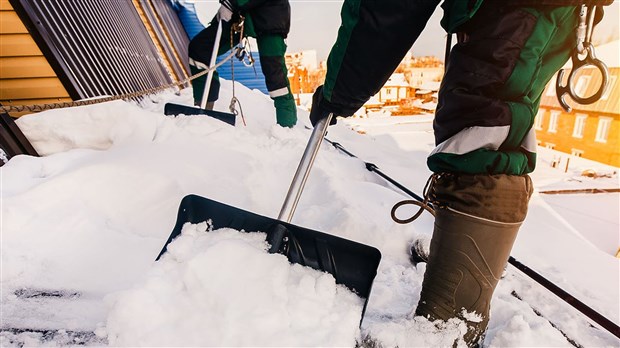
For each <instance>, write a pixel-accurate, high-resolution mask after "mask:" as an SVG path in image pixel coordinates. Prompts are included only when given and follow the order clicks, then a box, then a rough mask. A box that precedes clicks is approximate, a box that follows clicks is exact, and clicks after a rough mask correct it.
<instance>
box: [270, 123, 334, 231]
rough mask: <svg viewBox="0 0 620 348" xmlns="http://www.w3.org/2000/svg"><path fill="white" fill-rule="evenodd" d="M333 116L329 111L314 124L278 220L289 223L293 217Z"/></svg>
mask: <svg viewBox="0 0 620 348" xmlns="http://www.w3.org/2000/svg"><path fill="white" fill-rule="evenodd" d="M333 116H334V114H331V113H330V114H329V115H328V116H327V117H326V118H324V119H322V120H319V121H318V122H317V123H316V125H315V126H314V130H313V131H312V135H310V139H309V140H308V145H306V150H305V151H304V154H303V156H302V157H301V161H300V162H299V166H298V167H297V172H295V176H294V177H293V181H292V182H291V186H290V187H289V189H288V193H287V194H286V198H285V199H284V203H283V204H282V209H281V210H280V215H278V220H280V221H285V222H289V223H290V222H291V220H292V219H293V214H294V213H295V209H297V203H299V199H300V198H301V193H302V191H303V189H304V186H305V185H306V180H308V176H309V175H310V170H311V169H312V164H314V159H315V158H316V155H317V154H318V152H319V148H320V146H321V141H322V140H323V138H324V137H325V135H326V134H327V127H329V123H330V122H331V120H332V117H333Z"/></svg>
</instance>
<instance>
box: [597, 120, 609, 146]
mask: <svg viewBox="0 0 620 348" xmlns="http://www.w3.org/2000/svg"><path fill="white" fill-rule="evenodd" d="M611 120H612V119H611V117H599V119H598V128H597V129H596V138H594V141H596V142H599V143H606V142H607V137H608V136H609V128H610V127H611Z"/></svg>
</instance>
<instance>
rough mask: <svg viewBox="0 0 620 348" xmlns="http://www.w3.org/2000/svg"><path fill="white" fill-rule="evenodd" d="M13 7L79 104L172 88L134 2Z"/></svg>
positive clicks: (40, 0) (21, 1) (37, 0)
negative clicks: (91, 100)
mask: <svg viewBox="0 0 620 348" xmlns="http://www.w3.org/2000/svg"><path fill="white" fill-rule="evenodd" d="M10 2H11V5H12V6H13V7H14V8H15V10H16V11H17V12H18V14H19V16H20V18H21V19H22V21H23V22H24V24H25V25H26V27H27V28H28V31H29V32H30V33H31V35H32V36H33V38H34V39H35V41H36V42H37V44H38V46H39V48H40V49H41V50H42V51H43V52H44V54H45V56H46V57H47V59H48V61H49V62H50V64H51V65H52V67H53V68H54V71H55V72H56V74H57V76H58V77H59V78H60V79H61V80H62V82H63V85H64V86H65V88H66V89H67V91H68V92H69V94H70V96H71V97H72V98H73V99H74V100H77V99H83V98H89V97H96V96H101V95H118V94H124V93H130V92H136V91H139V90H143V89H147V88H154V87H157V86H161V85H163V84H168V83H171V82H172V79H171V77H170V76H169V73H168V71H167V69H166V67H165V64H164V63H163V62H162V61H161V58H160V57H159V55H158V53H157V50H156V48H155V47H154V45H153V42H152V40H151V38H150V37H149V35H148V32H147V31H146V28H145V26H144V24H143V23H142V20H141V19H140V16H139V15H138V13H137V11H136V9H135V7H134V5H133V3H132V2H131V1H116V0H105V1H104V0H97V1H92V0H71V1H63V0H10Z"/></svg>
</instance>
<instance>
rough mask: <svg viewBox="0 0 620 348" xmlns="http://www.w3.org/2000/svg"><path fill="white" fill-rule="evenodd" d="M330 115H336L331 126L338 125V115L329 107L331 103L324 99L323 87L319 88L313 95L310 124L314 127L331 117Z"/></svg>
mask: <svg viewBox="0 0 620 348" xmlns="http://www.w3.org/2000/svg"><path fill="white" fill-rule="evenodd" d="M330 113H334V116H333V117H332V120H331V122H330V123H329V124H330V125H335V124H336V113H335V111H334V110H332V108H331V107H330V105H329V102H328V101H327V100H325V99H323V85H321V86H319V87H317V89H316V91H314V95H312V107H311V108H310V122H311V123H312V126H313V127H314V126H315V125H316V123H317V122H319V120H322V119H324V118H326V117H327V116H329V114H330Z"/></svg>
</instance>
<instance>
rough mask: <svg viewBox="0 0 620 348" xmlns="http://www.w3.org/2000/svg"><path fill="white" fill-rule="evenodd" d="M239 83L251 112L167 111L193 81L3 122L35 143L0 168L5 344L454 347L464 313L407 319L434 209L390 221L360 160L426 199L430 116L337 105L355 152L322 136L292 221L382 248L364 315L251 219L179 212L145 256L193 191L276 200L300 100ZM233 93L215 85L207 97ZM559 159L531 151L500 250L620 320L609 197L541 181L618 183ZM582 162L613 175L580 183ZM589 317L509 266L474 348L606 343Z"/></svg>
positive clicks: (288, 164) (274, 204) (0, 337)
mask: <svg viewBox="0 0 620 348" xmlns="http://www.w3.org/2000/svg"><path fill="white" fill-rule="evenodd" d="M235 93H236V95H237V97H238V98H239V100H240V101H241V104H242V107H243V111H244V113H245V114H244V117H245V119H246V122H247V126H245V127H244V126H243V125H241V124H238V125H237V126H236V127H231V126H229V125H227V124H225V123H223V122H220V121H217V120H215V119H212V118H209V117H204V116H194V117H189V116H178V117H169V116H164V115H163V107H164V104H165V103H166V102H175V103H181V104H188V105H189V104H191V93H190V91H189V90H183V91H182V92H181V93H180V94H174V93H172V92H169V93H164V94H161V95H157V96H153V97H152V98H150V99H149V100H146V101H143V102H142V104H141V105H138V104H136V103H133V102H123V101H116V102H108V103H102V104H97V105H92V106H84V107H76V108H66V109H58V110H51V111H46V112H41V113H38V114H32V115H27V116H24V117H22V118H20V119H18V120H17V123H18V125H19V127H20V129H21V130H22V131H23V132H24V134H25V135H26V136H27V137H28V139H30V141H31V142H32V144H33V145H34V147H35V148H36V150H37V151H38V152H39V153H40V154H41V155H42V157H39V158H36V157H30V156H16V157H14V158H12V159H11V160H10V161H9V162H8V163H7V164H5V165H4V166H3V167H2V168H1V169H0V176H1V177H0V179H1V182H0V185H1V187H0V190H1V197H0V198H1V206H2V207H1V211H0V213H1V214H2V215H1V220H2V225H1V235H0V237H1V250H0V251H1V255H0V256H1V258H0V261H1V269H0V271H1V272H0V282H1V285H0V289H1V292H2V293H1V295H0V297H1V301H2V309H1V313H0V345H1V346H20V345H26V346H39V345H41V346H62V345H78V344H84V343H85V344H86V345H95V346H100V345H110V346H282V347H283V346H326V347H328V346H329V347H331V346H345V347H347V346H348V347H352V346H355V345H356V344H364V343H363V342H367V343H368V342H370V343H372V342H371V341H369V340H371V339H374V340H377V341H378V342H380V343H381V344H382V345H383V346H385V347H391V346H400V347H410V346H450V345H451V342H453V341H454V339H455V338H458V337H460V336H461V335H462V333H463V332H464V323H463V322H461V321H459V320H453V321H450V322H448V323H444V324H442V329H441V330H440V329H438V327H437V325H436V324H435V323H430V322H428V321H427V320H426V319H424V318H420V317H414V316H413V315H412V311H413V310H414V309H415V305H416V303H417V301H418V299H419V292H420V289H421V282H422V277H423V274H424V270H425V264H418V265H417V267H414V266H413V265H412V264H411V263H410V261H409V255H408V248H409V245H410V244H411V242H412V241H414V240H416V239H419V238H421V239H422V240H423V241H424V242H425V243H428V242H429V241H430V235H431V232H432V224H433V221H432V217H431V216H430V215H429V214H423V215H422V216H421V217H420V218H419V219H418V220H416V221H415V222H414V223H412V224H409V225H397V224H395V223H394V222H393V221H392V220H391V218H390V209H391V208H392V206H393V205H394V204H395V203H396V202H398V201H400V200H403V199H407V198H409V197H407V196H406V195H405V194H404V193H402V192H400V191H399V190H398V189H397V188H395V187H393V186H392V185H391V184H389V183H387V182H386V181H385V180H383V179H382V178H380V177H379V176H377V175H376V174H374V173H372V172H369V171H367V170H366V169H365V166H364V162H369V163H374V164H376V165H377V166H378V167H379V168H380V169H381V171H382V172H384V173H385V174H387V175H389V176H390V177H391V178H393V179H394V180H396V181H398V182H400V183H401V184H402V185H403V186H405V187H407V188H409V189H410V190H412V191H414V192H417V193H418V194H421V193H422V189H423V187H424V184H425V182H426V179H427V178H428V176H429V174H430V172H429V171H428V169H427V168H426V164H425V162H426V156H427V155H428V153H429V152H430V150H431V149H432V148H433V135H432V117H431V116H400V117H381V116H377V117H369V118H351V119H347V120H339V122H338V124H337V125H335V126H332V127H330V129H329V132H328V135H327V138H328V139H330V140H331V141H336V142H338V143H340V144H341V145H343V146H344V147H346V148H347V150H348V151H350V152H352V153H353V154H355V155H356V156H359V158H352V157H349V156H347V155H345V154H343V153H342V152H340V151H339V150H337V149H336V148H334V147H332V146H329V145H328V144H327V143H324V144H323V146H322V148H321V150H320V153H319V155H318V156H317V158H316V161H315V163H314V166H313V169H312V172H311V174H310V177H309V179H308V182H307V183H306V188H305V189H304V192H303V195H302V197H301V200H300V202H299V205H298V207H297V210H296V213H295V216H294V217H293V220H292V223H293V224H295V225H298V226H303V227H306V228H309V229H313V230H316V231H321V232H325V233H329V234H333V235H337V236H340V237H343V238H346V239H350V240H353V241H357V242H360V243H363V244H366V245H369V246H373V247H376V248H378V249H379V250H380V251H381V253H382V260H381V264H380V266H379V269H378V274H377V277H376V278H375V281H374V285H373V288H372V292H371V294H370V297H369V299H368V305H367V308H366V314H365V316H364V319H363V322H362V325H361V327H359V326H358V325H359V320H360V318H361V317H360V316H361V312H362V307H363V303H364V302H363V301H364V299H362V298H360V297H358V296H357V295H355V294H354V293H353V292H351V291H349V290H348V289H347V288H345V287H343V286H342V285H337V284H336V283H335V280H334V278H333V277H332V276H331V275H329V274H326V273H321V272H318V271H316V270H313V269H310V268H307V267H302V266H301V265H297V264H289V263H288V262H287V261H286V259H285V258H284V256H282V255H274V254H268V253H267V252H266V247H267V245H266V243H265V241H264V239H265V234H264V233H262V232H265V231H243V232H240V231H235V230H232V229H229V228H224V229H218V230H214V231H210V228H209V225H208V222H205V223H199V224H195V225H186V226H185V228H184V231H183V234H182V235H181V236H180V237H179V238H177V239H176V240H175V241H174V242H173V243H172V244H170V246H169V252H168V253H167V254H165V255H164V257H163V258H162V259H161V260H160V261H158V262H155V261H154V260H155V258H156V257H157V255H158V254H159V251H160V250H161V248H162V246H163V245H164V243H165V241H166V240H167V238H168V236H169V234H170V232H171V230H172V227H173V226H174V224H175V221H176V214H177V209H178V206H179V202H180V201H181V199H182V198H183V197H184V196H186V195H188V194H196V195H199V196H203V197H208V198H210V199H213V200H216V201H219V202H222V203H225V204H229V205H232V206H235V207H238V208H241V209H244V210H247V211H251V212H254V213H256V214H260V215H263V216H267V217H272V218H273V217H275V216H277V213H278V212H279V210H280V208H281V205H282V203H283V201H284V197H285V196H286V192H287V190H288V187H289V184H290V180H291V179H292V177H293V175H294V173H295V170H296V167H297V164H298V163H299V160H300V158H301V154H302V153H303V151H304V148H305V146H306V143H307V140H308V137H309V135H310V130H308V129H306V127H305V125H306V124H307V123H308V121H307V111H304V110H302V109H300V110H299V119H300V122H299V124H298V125H297V126H296V127H294V128H292V129H288V128H281V127H279V126H277V125H276V124H275V116H274V115H275V112H274V110H273V106H272V102H271V100H270V99H269V98H268V97H267V96H265V95H263V94H261V93H260V92H258V91H251V90H248V89H246V88H244V87H243V86H241V85H236V87H235ZM231 96H232V86H231V84H230V83H229V82H228V81H223V83H222V91H221V96H220V100H219V101H218V103H217V104H216V110H225V109H226V107H227V105H228V103H229V101H230V98H231ZM554 156H555V157H557V156H560V154H559V153H556V152H553V151H552V150H548V149H540V156H539V162H538V169H537V171H536V172H535V173H534V174H533V180H534V183H535V185H536V189H537V192H536V193H535V194H534V196H533V198H532V201H531V204H530V211H529V214H528V217H527V220H526V222H525V224H524V226H523V227H522V229H521V232H520V234H519V236H518V238H517V242H516V244H515V247H514V249H513V252H512V255H513V256H514V257H515V258H516V259H517V260H519V261H521V262H522V263H524V264H526V265H527V266H529V267H531V268H533V269H534V270H536V271H537V272H539V273H541V274H543V275H544V276H545V277H547V278H548V279H550V280H552V281H553V282H555V283H556V284H557V285H558V286H560V287H562V288H563V289H565V290H566V291H568V292H569V293H571V294H572V295H574V296H575V297H577V298H578V299H580V300H581V301H582V302H585V303H586V304H588V305H589V306H590V307H592V308H593V309H595V310H596V311H598V312H600V313H601V314H603V315H605V316H606V317H608V318H609V319H611V320H612V321H614V322H615V323H618V322H619V321H620V313H619V309H620V290H619V284H620V281H619V274H620V272H619V266H620V263H619V260H618V259H617V258H615V257H614V256H613V255H612V254H614V249H617V248H618V246H620V243H619V242H618V230H619V225H620V223H619V214H620V213H619V211H618V209H617V207H618V194H617V193H610V194H571V195H546V194H543V193H541V192H543V191H545V190H574V189H583V188H618V187H620V185H619V181H618V168H613V167H609V166H605V165H603V164H600V163H595V162H591V161H587V160H584V159H579V158H573V159H571V162H570V165H569V167H568V171H567V172H564V169H565V168H564V166H563V165H560V166H559V167H558V166H556V167H552V166H551V165H550V163H551V162H552V161H553V159H554ZM563 156H565V157H566V155H563ZM585 169H595V170H596V171H597V173H605V174H609V175H604V176H601V177H598V178H587V177H584V176H582V175H581V173H582V171H583V170H585ZM614 204H615V205H614ZM412 211H413V209H411V211H406V208H403V211H399V214H403V216H404V215H406V214H407V213H411V212H412ZM246 232H248V233H246ZM614 243H615V244H614ZM24 289H26V290H27V291H30V293H34V294H36V293H37V291H39V293H40V292H47V293H51V292H53V291H62V292H63V293H64V294H65V296H64V297H57V296H56V297H55V296H23V295H20V294H23V293H24V292H23V291H25V290H24ZM517 297H521V298H522V299H523V301H521V300H519V299H517ZM533 308H534V309H535V310H536V311H538V312H539V313H541V315H542V316H539V315H537V314H536V312H535V311H534V309H533ZM470 318H471V319H472V320H475V319H476V316H475V314H471V316H470ZM552 324H553V325H556V326H557V327H558V328H557V329H556V328H554V327H553V326H552ZM590 324H592V325H590ZM597 326H598V325H596V324H595V323H594V322H592V320H590V319H588V318H587V317H585V316H584V315H582V314H581V313H579V312H577V311H576V310H574V309H573V308H572V307H570V306H569V305H568V304H566V303H565V302H563V301H562V300H560V299H558V298H557V297H556V296H555V295H553V294H551V293H550V292H549V291H547V290H546V289H544V288H542V287H541V286H540V285H538V284H537V283H535V282H534V281H532V280H531V279H530V278H528V277H527V276H525V275H523V274H522V273H520V272H519V271H518V270H516V269H515V268H513V267H511V266H510V267H508V268H507V271H506V276H505V277H504V279H503V280H502V281H501V282H500V284H499V286H498V289H497V291H496V293H495V296H494V298H493V302H492V307H491V321H490V324H489V331H488V333H487V337H486V340H485V343H484V345H485V346H489V347H500V346H501V347H505V346H515V347H521V346H540V347H542V346H554V347H555V346H571V343H570V342H569V341H568V340H567V338H566V337H564V335H563V334H562V332H560V330H562V331H563V332H564V333H565V334H566V335H567V336H568V337H569V338H570V339H572V340H574V341H575V342H577V343H579V344H581V345H582V346H588V347H590V346H596V347H600V346H608V347H610V346H620V340H619V339H617V338H615V337H614V336H613V335H611V334H610V333H608V332H606V331H605V330H603V329H599V328H597ZM10 329H13V330H10ZM15 329H31V330H33V329H34V330H41V331H39V332H22V331H20V330H15ZM46 330H59V331H54V335H45V334H43V333H42V332H45V331H46ZM93 331H94V334H92V335H88V334H87V333H88V332H93ZM81 333H85V334H81ZM370 343H368V344H370ZM459 344H460V345H462V344H463V342H462V341H459Z"/></svg>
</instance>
